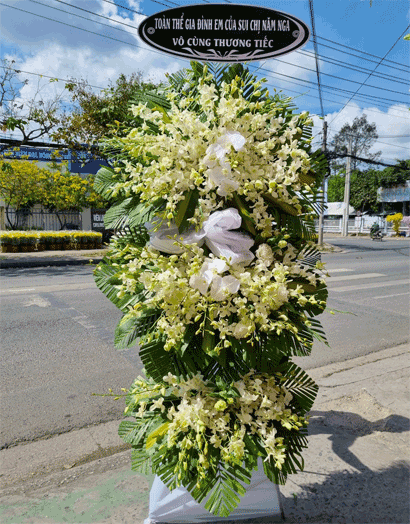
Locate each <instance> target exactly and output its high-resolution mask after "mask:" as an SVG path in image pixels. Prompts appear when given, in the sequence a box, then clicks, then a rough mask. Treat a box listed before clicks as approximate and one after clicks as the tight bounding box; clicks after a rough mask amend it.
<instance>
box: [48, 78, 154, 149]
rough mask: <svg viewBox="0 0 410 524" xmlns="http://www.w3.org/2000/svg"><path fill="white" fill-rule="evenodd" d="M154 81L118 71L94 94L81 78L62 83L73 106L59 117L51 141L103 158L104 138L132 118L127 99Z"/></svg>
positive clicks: (150, 85) (147, 88)
mask: <svg viewBox="0 0 410 524" xmlns="http://www.w3.org/2000/svg"><path fill="white" fill-rule="evenodd" d="M153 87H155V86H154V84H152V83H150V82H148V83H144V82H143V81H142V73H141V72H138V73H133V74H132V75H130V76H129V77H127V76H126V75H124V74H121V75H120V76H119V78H118V79H117V80H116V82H115V83H112V82H111V83H110V86H109V87H108V88H106V89H103V90H102V91H101V92H100V93H95V92H94V91H93V89H92V88H91V86H89V84H88V83H87V82H86V81H84V80H82V81H80V82H77V81H72V82H70V83H68V84H66V88H67V89H68V91H69V92H70V93H71V100H72V102H73V104H74V106H75V107H74V109H73V111H72V112H71V113H69V114H66V115H64V116H62V118H61V122H60V124H59V126H58V128H57V129H56V130H55V131H54V132H53V134H52V137H53V140H55V141H58V142H62V143H64V144H66V145H68V146H69V148H70V149H72V150H73V151H87V152H91V153H92V154H93V156H94V157H99V158H104V157H105V154H104V152H103V150H102V149H101V148H100V146H101V141H102V140H103V138H105V137H112V136H113V135H114V134H116V133H118V132H119V130H120V129H121V128H123V127H128V125H129V123H130V122H131V121H132V120H133V116H132V114H131V113H130V111H129V106H130V102H131V101H132V100H133V98H134V97H135V96H136V95H137V94H138V93H141V92H143V91H145V90H151V89H152V88H153Z"/></svg>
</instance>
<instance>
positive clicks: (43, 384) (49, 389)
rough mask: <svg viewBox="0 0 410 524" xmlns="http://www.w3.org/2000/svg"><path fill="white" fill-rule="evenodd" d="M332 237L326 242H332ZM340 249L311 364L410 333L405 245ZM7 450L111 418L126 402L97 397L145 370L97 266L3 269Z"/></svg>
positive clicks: (307, 362) (307, 361)
mask: <svg viewBox="0 0 410 524" xmlns="http://www.w3.org/2000/svg"><path fill="white" fill-rule="evenodd" d="M326 240H327V241H329V239H326ZM332 243H334V244H336V245H337V244H339V245H342V246H344V247H345V248H347V249H348V250H347V251H346V252H344V253H329V254H325V255H324V256H323V259H324V261H325V262H326V263H327V267H328V269H329V272H330V275H331V278H330V279H329V286H330V299H329V307H330V308H334V309H337V310H342V311H348V312H349V313H347V314H337V315H335V316H333V315H331V314H328V313H325V314H324V315H323V316H322V321H323V324H324V327H325V329H326V332H327V333H328V338H329V342H330V344H331V347H330V348H327V347H326V346H323V345H320V344H318V345H316V346H315V348H314V351H313V353H312V355H311V356H310V357H306V358H303V359H299V360H300V362H301V364H302V366H303V367H304V368H305V369H308V368H312V367H316V366H317V365H324V364H327V363H331V362H338V361H343V360H346V359H348V358H351V357H354V356H358V355H364V354H367V353H371V352H374V351H378V350H380V349H384V348H388V347H393V346H395V345H398V344H401V343H404V342H406V341H408V338H409V287H408V279H409V242H408V240H407V239H406V240H403V241H394V240H390V241H383V242H382V243H381V244H375V243H371V242H370V241H369V240H368V239H366V240H362V239H351V238H348V239H340V238H339V239H335V240H332ZM3 275H4V276H3V279H2V289H1V291H0V296H1V303H2V315H1V318H2V333H3V334H2V368H1V377H0V378H1V381H0V392H1V395H2V399H1V405H0V418H1V421H2V424H1V435H0V437H1V440H0V445H1V446H10V445H13V444H15V443H16V442H19V441H24V440H34V439H38V438H41V437H43V436H47V435H50V434H53V433H62V432H66V431H69V430H71V429H73V428H80V427H83V426H85V425H89V424H95V423H99V422H102V421H108V420H112V419H115V418H118V417H120V416H121V413H122V407H123V406H122V403H121V401H118V402H116V401H114V400H113V399H111V398H101V397H98V396H92V393H104V392H106V391H107V390H108V388H109V387H112V388H113V389H114V390H119V388H121V387H124V386H128V385H129V384H130V383H131V381H132V379H133V378H134V377H135V375H137V374H138V372H139V371H140V364H139V361H138V356H137V354H136V351H135V350H128V351H123V352H118V351H116V350H115V349H114V346H113V343H112V340H113V333H114V328H115V325H116V323H117V322H118V320H119V318H120V314H119V312H118V310H117V309H116V308H115V307H114V306H113V305H112V304H111V303H110V302H109V301H108V300H107V299H106V298H105V297H104V296H103V295H102V294H101V293H100V292H99V291H98V289H97V288H96V287H95V285H94V282H93V278H92V267H90V266H75V267H68V266H67V267H56V268H38V269H13V270H11V269H10V270H4V271H3Z"/></svg>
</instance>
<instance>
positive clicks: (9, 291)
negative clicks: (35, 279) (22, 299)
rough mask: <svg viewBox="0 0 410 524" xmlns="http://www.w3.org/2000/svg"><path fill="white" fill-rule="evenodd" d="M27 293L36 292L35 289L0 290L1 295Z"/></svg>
mask: <svg viewBox="0 0 410 524" xmlns="http://www.w3.org/2000/svg"><path fill="white" fill-rule="evenodd" d="M26 291H35V288H34V287H27V288H17V289H0V293H25V292H26Z"/></svg>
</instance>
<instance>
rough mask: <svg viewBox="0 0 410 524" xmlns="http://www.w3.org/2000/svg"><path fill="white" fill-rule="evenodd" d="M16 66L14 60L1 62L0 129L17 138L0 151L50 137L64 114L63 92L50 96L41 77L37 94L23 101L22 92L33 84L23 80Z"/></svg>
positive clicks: (1, 145)
mask: <svg viewBox="0 0 410 524" xmlns="http://www.w3.org/2000/svg"><path fill="white" fill-rule="evenodd" d="M14 64H15V61H14V60H6V59H2V60H1V67H0V127H1V130H2V131H3V132H4V133H6V132H12V133H13V134H14V135H13V141H12V142H11V143H7V144H6V143H2V144H0V152H1V151H4V150H6V149H9V148H11V147H16V146H20V145H25V144H29V143H31V142H33V141H36V140H39V139H41V138H42V139H44V138H46V137H50V135H51V133H52V131H53V130H54V129H55V128H56V126H57V124H58V123H59V121H60V115H61V104H62V96H63V92H61V93H59V94H56V95H54V96H52V97H46V96H45V93H43V90H44V88H45V85H42V84H41V78H39V79H38V81H37V85H36V87H35V90H34V95H32V97H31V98H29V99H27V100H23V99H22V98H21V96H20V95H21V89H22V88H23V87H24V86H26V85H28V83H29V81H28V80H27V79H25V80H20V78H19V74H20V71H19V70H18V69H16V68H15V67H14ZM51 81H52V80H51Z"/></svg>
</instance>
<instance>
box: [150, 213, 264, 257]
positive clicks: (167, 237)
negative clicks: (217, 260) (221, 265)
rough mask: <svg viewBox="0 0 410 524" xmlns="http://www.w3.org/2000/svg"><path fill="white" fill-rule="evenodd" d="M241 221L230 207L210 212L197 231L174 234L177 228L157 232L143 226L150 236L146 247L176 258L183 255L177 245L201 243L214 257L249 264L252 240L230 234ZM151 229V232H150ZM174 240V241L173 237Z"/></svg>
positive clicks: (234, 233)
mask: <svg viewBox="0 0 410 524" xmlns="http://www.w3.org/2000/svg"><path fill="white" fill-rule="evenodd" d="M241 223H242V219H241V216H240V214H239V213H238V210H237V209H235V208H234V207H230V208H228V209H224V210H223V211H216V212H215V213H212V214H211V215H210V216H209V218H208V220H205V222H204V223H203V227H202V229H201V230H200V231H198V232H196V231H194V230H191V231H188V232H187V233H184V234H180V233H178V228H177V226H175V225H173V226H171V227H167V226H166V225H164V224H163V225H162V226H161V227H160V228H158V230H157V231H152V229H153V226H152V224H149V223H147V224H145V227H146V228H147V229H148V232H149V235H150V244H151V246H152V247H153V248H155V249H157V250H158V251H162V252H164V253H170V254H175V255H179V254H181V253H183V251H184V250H183V248H182V247H181V245H178V242H180V243H181V244H198V245H199V246H201V245H202V244H203V243H204V242H205V243H206V245H207V246H208V248H209V249H210V250H211V252H212V253H213V254H214V255H215V256H217V257H225V258H226V260H227V261H228V262H229V263H230V264H249V263H250V262H251V261H252V260H253V258H254V254H253V253H252V252H251V251H250V248H251V247H252V246H253V244H254V242H253V240H252V239H251V238H250V237H249V236H248V235H245V234H244V233H240V232H239V231H231V230H232V229H238V228H239V227H240V226H241ZM150 230H151V231H150ZM175 237H176V238H175Z"/></svg>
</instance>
